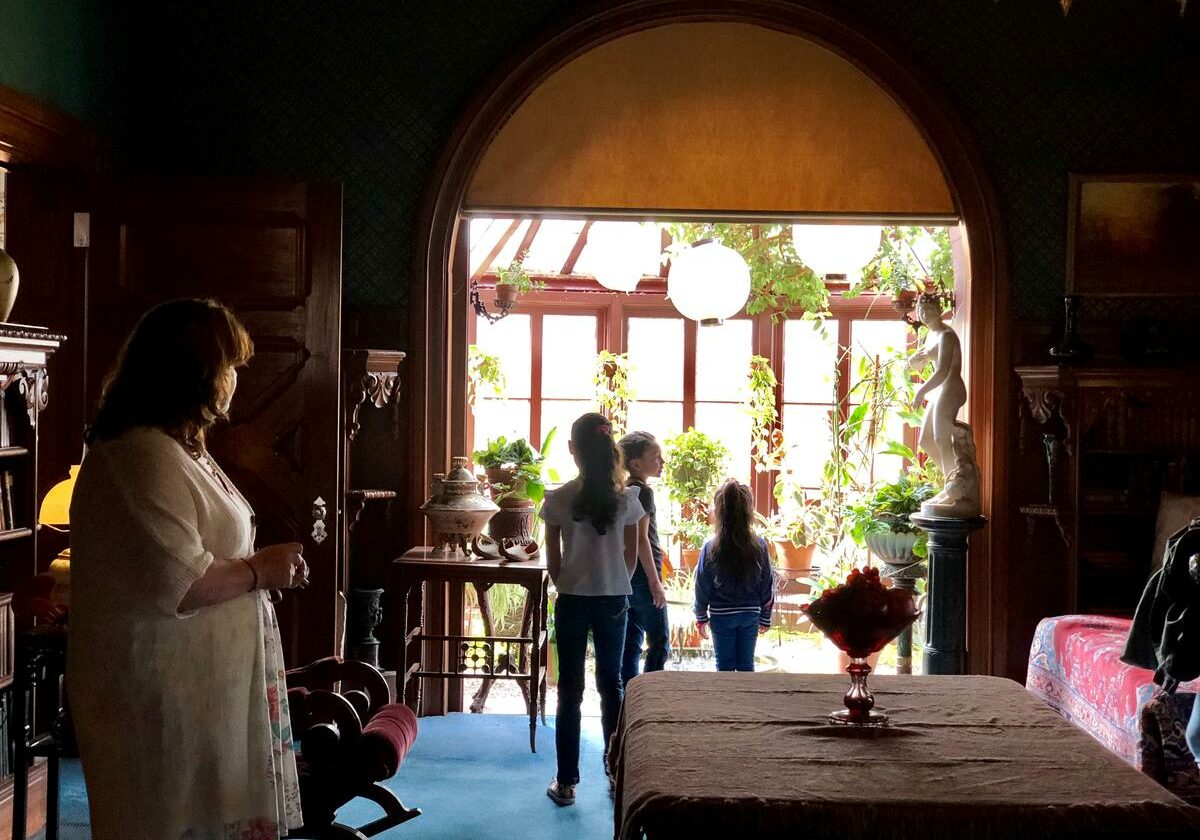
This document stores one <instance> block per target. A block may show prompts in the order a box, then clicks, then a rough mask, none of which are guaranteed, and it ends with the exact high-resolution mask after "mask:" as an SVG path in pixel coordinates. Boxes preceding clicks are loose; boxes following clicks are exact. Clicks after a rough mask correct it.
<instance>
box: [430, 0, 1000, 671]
mask: <svg viewBox="0 0 1200 840" xmlns="http://www.w3.org/2000/svg"><path fill="white" fill-rule="evenodd" d="M688 22H726V23H736V24H748V25H752V26H757V27H762V28H764V29H768V30H774V31H776V32H782V33H786V34H789V35H795V36H799V37H800V38H803V39H805V40H806V41H809V42H813V43H816V44H818V45H820V46H821V47H824V48H825V49H827V50H830V51H831V52H833V53H835V54H836V55H838V56H841V57H842V58H843V59H845V60H846V61H849V62H850V63H851V64H853V65H854V67H856V68H857V69H858V70H860V71H861V72H862V73H863V74H865V75H866V76H867V77H868V78H869V79H870V80H871V81H872V82H874V84H875V85H877V86H878V87H879V88H880V89H881V90H883V91H885V92H886V93H887V94H888V96H890V98H891V99H892V100H893V101H894V102H895V103H896V104H898V105H899V107H900V108H901V109H903V111H904V113H906V114H907V116H908V118H909V120H911V123H912V125H913V126H914V127H915V128H916V131H917V132H919V134H920V136H921V137H923V138H924V141H925V143H926V144H927V146H928V148H929V149H930V150H931V151H932V153H933V156H934V157H935V159H936V162H937V165H938V166H939V167H940V169H941V173H942V177H943V178H944V181H945V186H946V188H947V189H948V191H949V194H950V196H951V198H952V201H953V206H954V208H955V210H956V212H957V215H958V217H959V218H961V220H962V221H963V224H964V225H965V227H966V229H967V231H968V234H969V237H970V249H969V274H970V278H971V282H970V288H969V290H967V291H968V293H967V294H965V295H962V296H961V297H960V305H963V306H965V307H966V312H967V318H966V320H967V324H968V325H969V329H968V331H967V332H968V334H967V335H966V336H965V340H966V343H967V346H968V348H969V354H970V386H969V387H970V397H969V399H970V405H971V420H972V423H973V425H974V427H975V430H976V436H977V445H978V452H979V466H980V470H981V474H982V475H983V476H984V486H983V506H984V512H985V513H986V514H988V515H989V516H990V517H991V519H992V524H991V525H990V526H989V528H988V529H986V530H985V531H983V532H982V533H981V534H979V535H978V537H977V538H976V539H975V541H974V542H973V543H972V555H971V568H970V570H969V589H970V592H969V598H968V610H969V624H970V629H969V639H968V644H969V649H970V665H971V669H972V671H974V672H977V673H993V672H999V671H1000V670H1002V668H1003V662H1004V656H1005V651H1004V649H1003V638H1004V634H1003V632H997V630H1000V631H1002V630H1003V625H1002V624H1000V625H999V627H998V626H997V625H998V621H999V622H1002V621H1003V615H1002V614H994V613H993V610H992V607H991V605H992V603H993V602H995V601H1000V602H1003V598H1004V596H1005V594H1006V578H1005V571H1004V568H1003V565H1002V564H999V563H996V562H994V558H1003V557H1004V552H1005V545H1006V543H1007V539H1006V537H1007V534H1006V533H1005V531H1004V528H1003V519H1004V517H1003V516H1002V515H1000V514H1001V512H1003V511H1004V510H1005V509H1006V506H1007V463H1008V458H1007V454H1006V450H1007V440H1008V430H1007V423H1008V413H1009V400H1010V388H1009V387H1008V374H1007V371H1008V367H1009V362H1008V344H1007V341H1006V340H1005V339H1004V331H1005V329H1006V325H1007V307H1008V293H1007V287H1006V285H1005V281H1004V278H1005V255H1006V248H1005V246H1004V241H1003V232H1002V224H1001V220H1000V215H999V210H998V206H997V201H996V197H995V193H994V190H993V188H992V185H991V182H990V180H989V178H988V176H987V173H986V171H985V169H984V167H983V164H982V157H981V155H980V153H979V151H978V149H977V148H976V146H975V144H974V141H973V140H972V138H971V136H970V133H969V132H968V130H967V128H966V126H965V125H964V124H963V123H962V121H961V120H960V119H959V118H958V117H957V115H956V114H955V112H954V110H953V109H952V107H951V106H950V104H949V103H948V102H947V101H946V99H945V98H944V97H943V95H942V94H941V93H940V92H939V91H938V90H937V88H936V86H935V85H933V84H932V83H931V82H930V81H929V80H928V79H926V78H925V77H924V76H923V75H922V74H921V73H920V72H919V71H918V70H917V69H916V68H914V67H913V66H912V65H911V63H908V62H906V61H904V60H903V59H901V58H899V57H898V56H897V54H896V53H895V52H894V51H893V50H891V49H889V48H888V47H887V46H886V41H885V39H883V38H881V37H878V36H876V35H874V34H871V33H869V31H868V29H867V28H866V27H864V26H863V25H862V24H861V23H859V22H852V21H847V20H846V19H845V15H844V14H843V13H839V12H835V11H833V10H832V9H830V8H829V7H827V6H826V5H825V4H822V3H816V2H802V3H791V2H781V0H740V1H739V2H728V0H724V1H722V0H633V2H628V3H625V4H622V5H620V6H618V7H615V8H613V7H605V8H593V9H591V10H590V11H586V12H582V13H580V14H578V15H576V16H574V17H572V18H570V19H569V20H567V21H565V22H564V23H562V24H560V25H559V26H557V27H556V28H554V29H553V30H551V31H549V32H547V33H545V34H543V36H542V37H541V38H540V39H538V40H537V41H536V42H535V43H533V44H531V45H530V46H529V47H528V48H527V49H526V50H525V51H523V52H521V53H519V54H516V55H514V56H513V58H512V59H511V60H510V61H509V62H508V63H507V64H506V65H505V66H504V67H502V68H501V69H500V71H499V72H498V73H497V75H496V76H495V77H494V79H493V80H492V81H491V82H490V83H489V84H487V85H485V86H484V87H483V88H482V89H481V90H480V92H479V94H478V95H477V96H476V98H475V99H474V100H473V101H472V102H471V103H470V105H469V106H468V107H467V108H466V109H465V110H464V112H463V114H462V116H461V117H460V119H459V121H458V123H457V125H456V126H455V128H454V130H453V132H452V133H451V135H450V137H449V139H448V141H447V143H446V146H445V148H444V150H443V153H442V156H441V158H440V160H439V162H438V166H437V168H436V170H435V172H434V175H433V177H432V179H431V181H430V184H429V188H428V191H427V195H426V200H425V204H424V207H423V211H422V216H421V219H420V221H419V224H418V226H417V229H418V237H419V238H418V241H417V243H416V244H417V247H416V260H415V263H414V273H413V277H412V284H411V287H410V295H409V300H410V301H411V311H410V318H411V324H412V334H411V338H410V342H409V351H410V353H411V354H412V355H411V358H412V360H413V362H414V365H413V369H412V373H411V374H410V379H409V386H408V391H409V394H410V395H411V400H412V402H411V403H410V408H411V411H412V416H411V421H412V422H411V425H410V428H411V429H412V430H413V438H412V451H413V452H414V453H416V456H417V457H415V458H414V459H413V461H412V462H411V469H412V472H411V474H410V483H409V494H408V501H409V507H408V509H409V510H412V511H414V512H415V510H416V507H417V505H419V504H420V500H421V499H422V498H423V496H424V494H425V490H426V481H427V477H428V475H429V474H430V473H431V472H432V471H434V470H435V469H438V470H441V469H443V468H444V467H445V465H446V464H448V463H449V457H450V455H451V454H454V453H455V452H457V449H460V448H461V447H462V445H463V443H464V442H463V441H458V440H456V437H461V436H462V432H461V423H457V422H456V421H455V413H456V411H462V408H461V406H459V407H457V408H456V406H455V404H454V399H453V395H454V394H461V393H464V392H465V368H466V362H465V347H462V346H456V345H457V344H459V343H461V342H458V341H457V340H456V338H455V333H456V331H455V328H454V327H455V325H454V323H453V320H452V319H453V317H457V316H456V315H455V314H454V312H455V309H454V307H453V306H452V302H453V300H454V290H453V289H451V284H450V276H451V271H450V269H451V265H452V263H453V261H454V259H455V258H456V255H457V256H458V257H459V258H461V256H462V251H463V249H464V247H465V243H463V242H460V241H458V237H457V232H458V229H459V224H458V222H459V220H460V214H461V212H462V209H463V202H464V198H465V196H466V195H467V190H468V188H469V185H470V184H471V181H472V178H473V176H474V175H475V173H476V172H477V170H478V168H479V166H480V163H481V161H482V160H483V159H484V158H485V155H486V153H487V152H488V150H489V148H490V147H491V145H492V143H493V141H494V140H495V138H496V137H497V135H498V134H499V133H500V131H501V129H502V128H503V127H504V125H505V124H506V123H507V122H508V120H509V119H510V117H512V115H513V114H514V112H515V111H516V110H517V109H518V107H519V106H520V105H521V104H522V103H523V102H525V101H526V100H527V99H528V98H529V97H530V96H531V95H532V94H533V93H534V91H536V90H537V89H538V88H539V87H540V86H541V85H542V84H543V83H544V82H545V81H546V80H547V79H548V78H549V77H550V76H552V75H553V74H555V73H556V72H557V71H558V70H560V69H561V68H563V67H564V66H566V65H568V64H570V63H571V62H572V61H574V60H575V59H577V58H579V57H580V56H582V55H584V54H585V53H587V52H589V51H590V50H593V49H595V48H597V47H599V46H601V45H604V44H607V43H609V42H612V41H615V40H617V39H620V38H623V37H624V36H628V35H632V34H634V33H639V32H644V31H646V30H650V29H654V28H656V27H662V26H665V25H668V24H675V23H688ZM459 293H461V290H459ZM463 317H465V316H463ZM422 527H423V523H421V522H420V521H419V519H418V518H416V517H414V520H413V522H412V527H411V529H410V533H411V534H413V535H419V534H420V533H421V529H422Z"/></svg>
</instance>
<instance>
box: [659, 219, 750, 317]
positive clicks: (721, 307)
mask: <svg viewBox="0 0 1200 840" xmlns="http://www.w3.org/2000/svg"><path fill="white" fill-rule="evenodd" d="M748 297H750V266H748V265H747V264H746V260H745V259H744V258H743V257H742V255H741V254H739V253H738V252H737V251H735V250H733V249H732V248H727V247H726V246H724V245H722V244H721V243H720V242H715V241H712V240H709V241H707V242H703V243H700V244H696V245H693V246H692V247H691V248H688V249H687V250H686V251H684V252H683V253H681V254H679V256H677V257H675V258H673V259H672V260H671V271H670V273H669V274H668V275H667V298H669V299H670V301H671V303H672V304H674V306H675V308H676V309H678V310H679V313H680V314H681V315H683V316H684V317H685V318H691V319H692V320H693V321H699V322H700V324H701V325H702V326H711V325H715V324H720V323H721V322H722V321H723V320H725V319H726V318H732V317H733V316H734V315H736V314H737V313H738V312H740V311H741V309H742V307H743V306H745V305H746V299H747V298H748Z"/></svg>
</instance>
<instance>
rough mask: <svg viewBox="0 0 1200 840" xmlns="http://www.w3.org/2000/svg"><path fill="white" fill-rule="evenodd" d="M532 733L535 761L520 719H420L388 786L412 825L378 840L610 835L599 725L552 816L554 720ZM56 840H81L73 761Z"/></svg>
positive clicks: (353, 816) (589, 721)
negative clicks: (573, 788)
mask: <svg viewBox="0 0 1200 840" xmlns="http://www.w3.org/2000/svg"><path fill="white" fill-rule="evenodd" d="M546 720H547V724H548V725H547V726H541V725H539V726H538V738H537V742H538V751H537V754H533V753H531V752H529V718H527V717H524V716H520V715H470V714H453V715H446V716H445V717H427V718H421V726H420V732H419V734H418V736H417V742H416V744H415V745H413V748H412V751H411V752H410V753H409V754H408V757H407V758H406V759H405V760H404V765H403V766H402V767H401V768H400V772H399V773H397V774H396V776H395V777H394V778H393V779H392V780H391V781H390V782H388V783H387V784H388V787H390V788H392V790H394V791H396V793H397V794H398V795H399V796H400V798H401V799H402V800H404V804H405V805H407V806H408V807H409V808H414V807H416V808H420V809H421V811H422V812H423V813H422V814H421V816H419V817H417V818H416V819H415V820H412V821H410V822H407V823H405V824H404V825H401V826H397V827H396V828H393V829H391V830H390V831H385V832H383V833H381V834H378V835H376V837H378V838H381V840H492V838H495V840H500V838H512V837H521V838H524V840H593V838H596V839H597V840H600V839H601V838H610V837H612V833H613V805H612V800H611V799H609V797H608V782H607V780H606V779H605V778H604V772H603V768H602V766H601V759H600V756H601V737H600V719H599V718H595V717H592V718H587V717H585V718H584V719H583V739H582V740H583V743H582V745H581V751H580V760H579V768H580V775H581V776H582V777H583V781H582V783H581V784H580V785H579V788H578V791H577V796H578V799H577V801H576V804H575V805H574V806H573V807H570V808H560V807H558V806H557V805H555V804H554V803H553V802H551V801H550V800H549V799H548V798H547V797H546V793H545V790H546V785H548V784H549V783H550V780H551V779H553V778H554V770H555V758H554V719H553V718H547V719H546ZM59 790H60V799H59V802H60V806H59V807H60V810H61V814H62V819H61V820H60V823H59V824H60V825H61V826H62V835H61V836H62V840H87V839H88V838H89V837H90V835H89V834H88V833H87V831H86V826H87V823H88V813H87V793H86V791H85V790H84V785H83V774H82V772H81V771H80V768H79V762H78V761H66V762H64V763H63V769H62V779H61V785H60V787H59ZM378 816H380V811H379V809H378V808H377V807H376V806H375V805H374V804H372V803H370V802H367V801H365V800H359V801H356V802H351V803H349V804H348V805H346V807H344V808H343V809H342V810H341V811H340V812H339V813H338V819H339V820H340V821H341V822H344V823H347V824H349V825H361V824H363V823H366V822H369V821H370V820H372V819H375V818H376V817H378Z"/></svg>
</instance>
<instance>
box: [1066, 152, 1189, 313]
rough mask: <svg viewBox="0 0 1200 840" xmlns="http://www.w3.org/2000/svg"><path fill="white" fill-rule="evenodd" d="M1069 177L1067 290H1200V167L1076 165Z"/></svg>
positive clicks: (1109, 293)
mask: <svg viewBox="0 0 1200 840" xmlns="http://www.w3.org/2000/svg"><path fill="white" fill-rule="evenodd" d="M1069 182H1070V193H1069V202H1068V208H1069V209H1068V216H1067V292H1068V293H1069V294H1075V295H1089V296H1105V297H1130V296H1138V297H1145V296H1147V295H1159V296H1172V297H1175V296H1182V295H1197V294H1200V261H1198V260H1197V259H1196V248H1197V245H1200V174H1190V175H1189V174H1151V175H1147V174H1110V175H1088V174H1077V173H1072V174H1071V175H1070V179H1069Z"/></svg>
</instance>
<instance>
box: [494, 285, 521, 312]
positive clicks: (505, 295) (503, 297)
mask: <svg viewBox="0 0 1200 840" xmlns="http://www.w3.org/2000/svg"><path fill="white" fill-rule="evenodd" d="M516 302H517V287H516V286H510V285H508V284H507V283H501V284H500V285H498V286H497V287H496V301H495V303H496V308H498V309H511V308H512V307H513V306H515V305H516Z"/></svg>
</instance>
